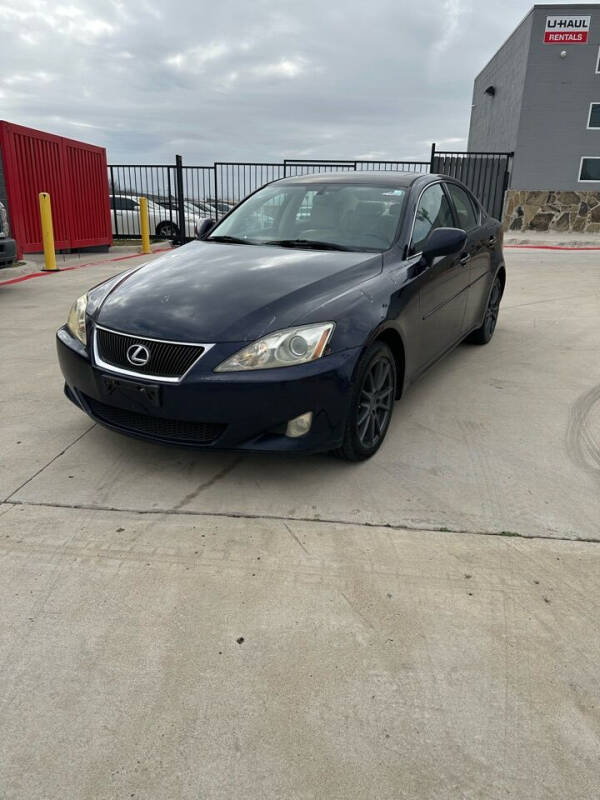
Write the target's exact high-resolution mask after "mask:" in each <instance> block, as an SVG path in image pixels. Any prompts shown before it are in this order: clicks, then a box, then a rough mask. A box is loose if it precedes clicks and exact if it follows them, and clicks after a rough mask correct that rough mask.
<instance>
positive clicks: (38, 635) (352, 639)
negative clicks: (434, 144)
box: [0, 250, 600, 800]
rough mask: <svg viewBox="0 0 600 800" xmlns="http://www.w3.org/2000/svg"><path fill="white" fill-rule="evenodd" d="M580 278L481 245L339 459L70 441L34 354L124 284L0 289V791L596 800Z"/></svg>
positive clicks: (599, 293)
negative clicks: (82, 307)
mask: <svg viewBox="0 0 600 800" xmlns="http://www.w3.org/2000/svg"><path fill="white" fill-rule="evenodd" d="M599 260H600V259H599V255H598V252H572V253H566V252H560V251H557V252H550V251H537V250H536V251H533V250H531V251H526V250H509V251H507V262H508V265H507V266H508V286H507V291H506V295H505V298H504V302H503V305H502V308H501V315H500V322H499V327H498V329H497V332H496V335H495V337H494V340H493V341H492V343H490V345H488V346H487V347H485V348H478V347H473V346H461V347H459V348H458V349H457V350H456V351H455V352H454V353H453V354H452V355H451V356H449V357H448V358H447V359H446V360H445V361H444V362H442V363H440V364H439V365H437V366H436V367H435V368H434V369H432V370H431V371H430V372H429V373H428V374H427V375H426V376H425V377H424V378H423V379H422V380H421V381H420V382H419V383H418V384H416V385H415V386H414V387H412V388H411V389H410V390H409V392H408V393H407V395H406V397H405V398H404V399H403V400H402V402H401V403H399V404H398V405H397V406H396V408H395V413H394V419H393V422H392V426H391V429H390V432H389V435H388V438H387V440H386V443H385V445H384V447H383V448H382V450H381V451H380V452H379V453H378V454H377V456H376V457H375V458H373V459H372V460H371V461H369V462H367V463H364V464H360V465H348V464H344V463H342V462H339V461H337V460H335V459H332V458H330V457H328V456H318V457H311V458H296V459H291V458H281V457H272V456H260V457H259V456H252V455H244V456H242V457H240V456H239V455H235V454H226V453H223V454H206V453H198V452H195V453H191V452H188V451H185V450H181V449H170V448H163V447H160V446H156V445H151V444H146V443H142V442H137V441H135V440H130V439H127V438H125V437H122V436H119V435H117V434H115V433H112V432H109V431H106V430H104V429H102V428H100V427H99V426H95V425H93V424H92V422H91V421H90V420H89V419H88V418H87V417H85V416H84V415H83V414H82V413H81V412H79V411H78V410H77V409H75V408H74V407H73V406H71V405H70V404H69V403H68V402H67V401H66V400H65V398H64V397H63V394H62V385H61V380H60V374H59V371H58V367H57V364H56V358H55V352H54V338H53V334H54V330H55V328H56V327H58V325H60V324H62V322H63V321H64V318H65V317H66V313H67V310H68V307H69V305H70V303H71V301H72V299H74V298H75V297H76V296H77V295H78V294H81V293H82V292H83V291H85V289H86V288H88V287H89V286H90V285H93V284H95V283H97V282H98V281H100V280H101V279H102V278H104V277H108V276H109V275H112V274H115V273H116V272H118V271H120V270H121V269H123V267H124V266H131V265H132V264H133V263H135V262H134V261H128V262H126V264H125V265H124V264H122V263H105V264H102V263H98V264H96V265H94V266H91V267H86V268H83V269H79V270H74V271H71V272H63V273H60V274H58V275H49V276H44V277H41V278H34V279H32V280H28V281H25V282H22V283H17V284H13V285H9V286H1V285H0V356H1V363H2V367H3V375H4V378H3V380H2V392H1V393H0V404H1V406H0V413H1V414H2V420H3V424H2V426H1V427H0V498H1V499H2V501H3V502H2V504H0V558H1V560H2V571H1V573H0V574H1V576H2V579H1V580H0V602H1V607H2V615H1V616H0V665H1V669H2V671H1V673H0V674H2V676H3V677H2V686H1V690H0V797H2V798H3V800H4V799H5V798H6V800H8V799H9V798H10V800H13V798H15V799H16V798H19V799H20V798H28V800H33V798H40V799H41V798H46V799H48V798H65V797H69V798H70V797H73V798H78V800H79V798H83V799H86V800H87V798H90V799H91V798H94V799H95V798H121V797H133V796H135V797H136V798H167V797H177V798H186V799H187V798H198V797H202V798H211V799H212V798H232V797H244V798H282V797H286V798H377V800H380V799H381V798H390V800H392V798H393V799H394V800H397V799H398V798H419V799H420V798H432V799H433V798H436V800H437V798H440V797H448V798H455V797H456V798H459V797H460V798H463V797H464V798H486V800H488V798H505V797H516V798H528V800H529V799H530V798H540V799H541V798H544V799H545V798H551V797H552V798H554V797H555V798H564V797H569V798H582V799H583V798H586V800H587V798H593V797H596V796H598V795H599V794H600V770H599V769H598V763H600V739H599V734H600V712H599V708H598V699H597V698H598V690H597V687H598V682H599V678H600V668H599V667H598V664H599V663H600V660H599V655H600V653H599V649H600V647H599V636H598V633H599V631H598V622H597V620H598V618H599V611H600V609H599V605H600V587H599V584H598V580H597V575H598V569H599V567H600V563H599V559H600V549H599V545H598V543H597V542H600V360H599V358H598V353H599V352H600V320H599V311H600V269H599V268H598V262H599ZM1 280H2V273H0V281H1ZM507 534H511V535H507ZM515 534H516V535H515ZM575 539H578V540H581V541H573V540H575Z"/></svg>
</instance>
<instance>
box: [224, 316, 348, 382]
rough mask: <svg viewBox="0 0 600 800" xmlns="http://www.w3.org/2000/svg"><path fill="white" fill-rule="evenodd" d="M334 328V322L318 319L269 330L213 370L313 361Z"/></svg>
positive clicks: (322, 351) (239, 369) (325, 345)
mask: <svg viewBox="0 0 600 800" xmlns="http://www.w3.org/2000/svg"><path fill="white" fill-rule="evenodd" d="M334 328H335V323H333V322H320V323H318V324H316V325H302V326H300V327H299V328H286V329H285V330H283V331H276V332H275V333H270V334H269V335H268V336H265V337H263V338H262V339H259V340H258V341H257V342H253V343H252V344H250V345H248V347H244V349H243V350H240V351H239V352H238V353H236V354H235V355H233V356H230V357H229V358H228V359H227V360H226V361H223V363H222V364H219V366H218V367H216V368H215V372H240V371H241V370H247V369H273V368H274V367H290V366H292V365H293V364H305V363H306V362H307V361H315V360H316V359H317V358H321V356H322V355H323V353H324V352H325V348H326V347H327V343H328V342H329V340H330V338H331V334H332V333H333V329H334Z"/></svg>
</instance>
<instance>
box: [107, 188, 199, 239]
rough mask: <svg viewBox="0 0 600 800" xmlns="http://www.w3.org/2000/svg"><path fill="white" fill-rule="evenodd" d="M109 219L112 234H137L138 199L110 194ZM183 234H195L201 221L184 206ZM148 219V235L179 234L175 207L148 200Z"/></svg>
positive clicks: (138, 217)
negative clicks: (167, 206)
mask: <svg viewBox="0 0 600 800" xmlns="http://www.w3.org/2000/svg"><path fill="white" fill-rule="evenodd" d="M109 201H110V219H111V225H112V232H113V235H119V236H124V235H125V236H139V235H140V233H141V231H140V199H139V197H135V196H134V195H128V194H111V195H110V196H109ZM184 215H185V235H186V237H187V238H188V239H193V238H194V236H195V229H196V225H197V224H198V223H199V222H201V221H202V218H201V217H200V215H199V214H197V215H193V214H192V213H190V210H189V209H187V208H184ZM148 220H149V223H150V236H158V237H159V238H160V239H175V238H176V237H177V236H178V235H179V227H178V215H177V208H176V207H173V208H171V209H169V208H164V207H163V206H161V205H159V204H158V203H154V202H153V201H152V200H148Z"/></svg>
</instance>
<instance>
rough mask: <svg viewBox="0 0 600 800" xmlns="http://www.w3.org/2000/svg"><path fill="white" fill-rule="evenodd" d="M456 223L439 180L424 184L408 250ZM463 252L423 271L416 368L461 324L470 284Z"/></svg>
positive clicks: (454, 336)
mask: <svg viewBox="0 0 600 800" xmlns="http://www.w3.org/2000/svg"><path fill="white" fill-rule="evenodd" d="M454 227H456V222H455V219H454V214H453V211H452V206H451V204H450V199H449V197H448V194H447V192H446V190H445V189H444V187H443V185H442V183H441V182H440V183H434V184H430V185H429V186H427V188H426V189H425V190H424V191H423V193H422V194H421V197H420V199H419V202H418V205H417V210H416V213H415V219H414V224H413V232H412V239H411V247H410V252H411V253H419V252H420V250H422V248H423V245H424V244H425V242H426V241H427V239H428V237H429V235H430V234H431V232H432V231H433V230H435V229H436V228H454ZM463 256H464V253H462V252H459V253H453V254H452V255H448V256H441V257H438V258H435V259H434V260H433V262H432V263H431V264H429V265H428V266H427V267H426V268H425V269H424V271H423V274H422V276H421V286H420V290H419V312H420V317H421V325H420V328H421V335H420V337H419V343H418V351H419V367H421V368H424V367H426V366H427V365H428V364H429V363H431V362H432V361H433V360H434V359H435V358H436V357H437V356H439V355H440V354H441V353H443V352H444V350H447V349H448V348H449V347H451V346H452V345H453V344H454V343H455V342H456V340H457V339H458V338H459V336H460V334H461V331H462V329H463V325H464V316H465V310H466V304H467V291H466V290H467V288H468V285H469V272H468V267H467V268H465V266H464V264H463V263H462V262H461V258H463Z"/></svg>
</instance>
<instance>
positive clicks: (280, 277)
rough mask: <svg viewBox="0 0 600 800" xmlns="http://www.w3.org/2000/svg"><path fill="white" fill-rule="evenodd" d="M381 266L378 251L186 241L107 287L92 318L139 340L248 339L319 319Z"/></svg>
mask: <svg viewBox="0 0 600 800" xmlns="http://www.w3.org/2000/svg"><path fill="white" fill-rule="evenodd" d="M381 268H382V256H381V254H379V253H377V254H373V253H364V252H345V251H337V250H336V251H321V250H304V249H290V248H287V247H276V246H270V245H266V246H262V245H260V246H259V245H236V244H219V243H216V242H215V243H209V242H190V244H187V245H185V246H184V247H180V248H178V249H177V250H175V251H173V252H171V253H168V254H165V255H164V256H161V257H159V258H157V259H156V260H155V261H152V262H150V263H149V264H146V265H145V266H143V267H142V268H140V269H137V270H134V271H132V272H131V273H129V274H128V275H126V276H125V277H124V278H123V279H122V280H121V281H117V282H115V283H113V284H112V285H111V288H110V290H109V292H108V294H107V295H106V297H105V299H104V301H103V302H102V303H101V304H99V308H96V309H95V311H94V314H93V316H94V317H95V320H96V322H98V323H99V324H100V325H104V326H106V327H108V328H113V329H115V330H120V331H125V332H127V333H132V334H134V335H137V336H149V337H152V338H157V339H171V340H174V341H182V342H184V341H186V342H227V341H230V342H240V341H252V340H254V339H258V338H259V337H260V336H262V335H263V334H265V333H267V332H269V331H273V330H279V329H281V328H286V327H288V326H291V325H295V324H299V323H300V322H303V321H307V322H310V321H321V320H320V319H319V317H318V312H317V310H318V308H319V307H320V306H321V305H323V303H326V302H327V301H329V300H331V299H332V298H335V297H336V296H337V295H339V294H341V293H343V292H345V291H346V290H347V289H348V287H349V286H352V285H357V284H359V283H361V282H363V281H365V280H368V279H369V278H371V277H373V276H374V275H377V274H378V273H379V272H380V271H381ZM311 313H312V314H314V315H315V316H314V317H313V319H306V316H307V315H310V314H311Z"/></svg>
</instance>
